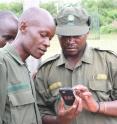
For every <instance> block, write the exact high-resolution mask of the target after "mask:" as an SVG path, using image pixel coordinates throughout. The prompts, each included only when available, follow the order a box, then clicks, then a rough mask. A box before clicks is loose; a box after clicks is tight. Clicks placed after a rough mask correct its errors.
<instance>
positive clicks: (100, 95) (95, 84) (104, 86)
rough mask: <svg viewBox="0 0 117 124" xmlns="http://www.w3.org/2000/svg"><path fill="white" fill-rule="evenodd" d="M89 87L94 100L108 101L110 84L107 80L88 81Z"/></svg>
mask: <svg viewBox="0 0 117 124" xmlns="http://www.w3.org/2000/svg"><path fill="white" fill-rule="evenodd" d="M89 89H90V90H91V91H92V92H93V95H94V97H95V98H96V100H99V101H109V100H110V95H111V90H112V85H111V83H110V82H109V81H108V80H93V81H89Z"/></svg>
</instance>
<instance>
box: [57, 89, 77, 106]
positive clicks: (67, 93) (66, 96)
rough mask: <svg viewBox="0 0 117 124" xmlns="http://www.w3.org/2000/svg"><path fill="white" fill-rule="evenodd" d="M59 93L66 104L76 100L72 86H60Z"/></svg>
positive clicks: (71, 103)
mask: <svg viewBox="0 0 117 124" xmlns="http://www.w3.org/2000/svg"><path fill="white" fill-rule="evenodd" d="M59 93H60V94H61V96H62V98H63V100H64V102H65V104H66V105H68V106H71V105H73V103H74V101H75V96H74V93H73V89H72V88H60V89H59Z"/></svg>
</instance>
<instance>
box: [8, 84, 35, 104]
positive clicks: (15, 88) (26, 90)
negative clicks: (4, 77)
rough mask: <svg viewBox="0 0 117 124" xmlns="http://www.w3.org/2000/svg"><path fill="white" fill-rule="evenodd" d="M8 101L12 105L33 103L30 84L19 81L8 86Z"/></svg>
mask: <svg viewBox="0 0 117 124" xmlns="http://www.w3.org/2000/svg"><path fill="white" fill-rule="evenodd" d="M8 96H9V101H10V103H11V105H12V106H21V105H25V104H30V103H34V101H35V100H34V97H33V95H32V91H31V87H30V84H28V83H19V84H15V85H9V86H8Z"/></svg>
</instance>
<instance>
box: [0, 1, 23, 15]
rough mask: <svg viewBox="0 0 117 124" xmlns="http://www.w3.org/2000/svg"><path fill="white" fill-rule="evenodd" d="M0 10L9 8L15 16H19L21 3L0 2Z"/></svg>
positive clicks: (21, 7) (21, 8) (21, 9)
mask: <svg viewBox="0 0 117 124" xmlns="http://www.w3.org/2000/svg"><path fill="white" fill-rule="evenodd" d="M0 10H10V11H12V12H14V13H15V14H16V15H17V16H19V15H20V14H21V13H22V11H23V5H22V4H21V3H15V2H12V3H9V4H6V3H1V4H0Z"/></svg>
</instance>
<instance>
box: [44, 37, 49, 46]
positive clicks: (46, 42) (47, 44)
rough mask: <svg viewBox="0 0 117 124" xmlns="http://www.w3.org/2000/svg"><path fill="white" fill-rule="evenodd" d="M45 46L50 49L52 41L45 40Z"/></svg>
mask: <svg viewBox="0 0 117 124" xmlns="http://www.w3.org/2000/svg"><path fill="white" fill-rule="evenodd" d="M44 44H45V45H46V46H47V47H50V40H49V38H46V39H45V41H44Z"/></svg>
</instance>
